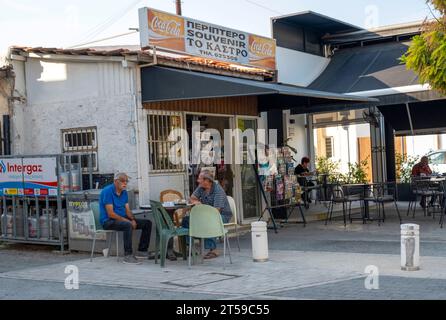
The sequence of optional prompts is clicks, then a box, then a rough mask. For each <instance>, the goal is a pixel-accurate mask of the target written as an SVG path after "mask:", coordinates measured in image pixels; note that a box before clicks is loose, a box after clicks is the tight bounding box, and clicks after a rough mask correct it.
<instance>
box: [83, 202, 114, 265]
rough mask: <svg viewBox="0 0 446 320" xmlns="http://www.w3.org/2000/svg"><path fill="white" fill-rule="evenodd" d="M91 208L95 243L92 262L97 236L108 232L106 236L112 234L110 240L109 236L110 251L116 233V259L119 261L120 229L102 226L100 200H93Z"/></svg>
mask: <svg viewBox="0 0 446 320" xmlns="http://www.w3.org/2000/svg"><path fill="white" fill-rule="evenodd" d="M90 208H91V212H92V218H93V220H94V230H93V244H92V246H91V255H90V262H92V261H93V253H94V249H95V245H96V236H97V235H98V234H106V237H107V235H108V234H110V241H108V237H107V242H108V252H110V247H111V237H112V235H113V233H114V234H115V238H116V259H117V260H118V261H119V237H118V233H119V232H120V231H116V230H104V229H103V228H102V225H101V224H100V222H99V217H100V210H99V202H96V201H95V202H91V203H90Z"/></svg>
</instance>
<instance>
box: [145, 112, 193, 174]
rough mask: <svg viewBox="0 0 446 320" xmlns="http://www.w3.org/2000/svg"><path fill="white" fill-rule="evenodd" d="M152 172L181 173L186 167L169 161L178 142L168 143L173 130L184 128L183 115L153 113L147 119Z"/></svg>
mask: <svg viewBox="0 0 446 320" xmlns="http://www.w3.org/2000/svg"><path fill="white" fill-rule="evenodd" d="M147 125H148V144H149V161H150V163H149V164H150V166H149V167H150V172H152V173H164V172H181V171H183V170H184V165H181V164H179V165H178V164H177V165H176V164H173V163H172V162H171V161H170V160H169V151H170V149H171V147H172V146H173V145H174V144H176V143H177V141H168V137H169V134H170V132H171V131H172V130H173V129H180V128H183V117H182V115H181V113H177V112H168V111H152V112H150V114H149V115H148V118H147Z"/></svg>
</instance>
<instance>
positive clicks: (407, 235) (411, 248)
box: [401, 223, 420, 271]
mask: <svg viewBox="0 0 446 320" xmlns="http://www.w3.org/2000/svg"><path fill="white" fill-rule="evenodd" d="M419 269H420V226H419V225H417V224H414V223H406V224H402V225H401V270H406V271H415V270H419Z"/></svg>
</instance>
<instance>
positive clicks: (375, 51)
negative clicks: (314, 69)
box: [309, 42, 418, 93]
mask: <svg viewBox="0 0 446 320" xmlns="http://www.w3.org/2000/svg"><path fill="white" fill-rule="evenodd" d="M408 46H409V43H403V42H391V43H384V44H376V45H369V46H365V47H354V48H348V49H341V50H339V51H336V52H335V53H334V55H333V57H332V58H331V61H330V63H329V64H328V66H327V68H326V69H325V70H324V71H323V72H322V74H321V75H320V76H319V77H318V78H317V79H316V80H315V81H314V82H313V83H311V85H310V86H309V88H310V89H314V90H322V91H330V92H339V93H349V92H352V93H354V92H359V91H370V90H379V89H389V88H395V87H404V86H410V85H416V84H418V77H417V75H416V74H415V73H414V72H413V71H411V70H407V69H406V65H404V64H401V61H400V60H399V58H400V57H401V56H402V55H403V54H404V53H405V52H406V51H407V49H408Z"/></svg>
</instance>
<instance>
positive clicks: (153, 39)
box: [139, 8, 276, 69]
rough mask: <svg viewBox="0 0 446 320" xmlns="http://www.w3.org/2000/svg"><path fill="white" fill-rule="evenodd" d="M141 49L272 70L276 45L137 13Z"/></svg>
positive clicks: (177, 18)
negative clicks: (174, 52) (157, 48)
mask: <svg viewBox="0 0 446 320" xmlns="http://www.w3.org/2000/svg"><path fill="white" fill-rule="evenodd" d="M139 24H140V28H139V32H140V38H141V47H142V48H144V47H148V46H156V47H159V48H163V49H168V50H173V51H176V52H181V53H186V54H190V55H194V56H199V57H203V58H206V59H212V60H220V61H225V62H231V63H235V64H242V65H247V66H253V67H258V68H262V69H275V67H276V61H275V56H276V41H275V40H274V39H271V38H265V37H261V36H257V35H253V34H250V33H246V32H243V31H238V30H233V29H230V28H226V27H222V26H218V25H214V24H210V23H207V22H202V21H198V20H193V19H189V18H185V17H181V16H177V15H173V14H170V13H166V12H162V11H158V10H154V9H150V8H141V9H139Z"/></svg>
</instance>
